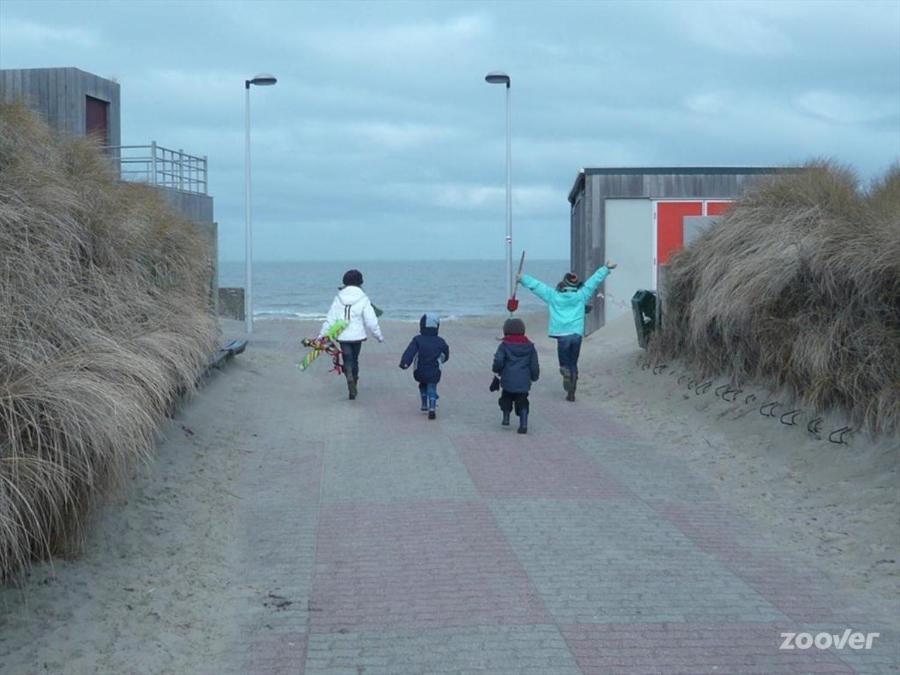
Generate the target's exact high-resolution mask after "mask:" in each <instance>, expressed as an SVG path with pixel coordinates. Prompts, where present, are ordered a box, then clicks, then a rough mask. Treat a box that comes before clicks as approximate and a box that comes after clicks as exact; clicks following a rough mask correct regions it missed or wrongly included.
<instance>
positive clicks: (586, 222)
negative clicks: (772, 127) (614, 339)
mask: <svg viewBox="0 0 900 675" xmlns="http://www.w3.org/2000/svg"><path fill="white" fill-rule="evenodd" d="M789 170H790V169H784V168H779V167H688V168H685V167H681V168H675V167H661V168H593V169H582V170H581V172H579V174H578V177H577V178H576V179H575V184H574V185H573V186H572V189H571V191H570V192H569V204H570V206H571V223H570V226H571V244H570V258H571V267H572V270H573V271H575V272H576V273H577V274H578V275H579V276H580V277H581V278H585V277H587V276H588V275H590V274H591V273H592V272H593V271H594V270H595V269H596V268H597V267H599V266H600V265H602V264H603V263H604V261H606V260H607V259H612V260H613V261H614V262H616V263H618V264H619V267H618V268H617V269H616V270H615V271H614V272H613V273H612V274H610V275H609V277H608V278H607V280H606V282H605V283H604V285H603V288H602V293H603V294H604V296H605V298H604V299H603V300H601V299H599V298H598V299H596V300H595V301H594V310H593V311H592V312H591V313H590V314H588V315H587V316H586V317H585V319H586V323H585V332H586V333H591V332H593V331H595V330H596V329H598V328H600V327H601V326H603V325H604V324H605V323H606V321H609V320H611V319H614V318H616V317H617V316H621V315H622V314H625V313H631V297H632V296H633V295H634V293H635V291H637V290H640V289H649V290H657V289H658V287H659V276H660V268H661V267H664V266H665V264H666V263H667V261H668V259H669V256H670V255H671V254H672V252H673V251H675V250H677V249H679V248H680V247H682V246H683V245H684V244H685V243H686V241H689V240H690V239H691V237H692V236H694V234H695V233H696V232H697V231H698V229H699V228H702V227H703V226H705V225H708V224H709V223H710V222H711V221H712V220H714V219H715V218H716V217H717V216H719V215H721V214H722V213H723V212H724V211H725V210H726V209H727V208H728V206H729V204H731V202H733V201H734V200H735V199H737V198H738V197H740V196H741V194H742V193H743V192H744V190H746V189H747V187H749V186H751V185H753V184H754V183H755V182H757V181H759V180H760V179H761V178H763V177H765V176H767V175H771V174H774V173H778V172H781V171H789Z"/></svg>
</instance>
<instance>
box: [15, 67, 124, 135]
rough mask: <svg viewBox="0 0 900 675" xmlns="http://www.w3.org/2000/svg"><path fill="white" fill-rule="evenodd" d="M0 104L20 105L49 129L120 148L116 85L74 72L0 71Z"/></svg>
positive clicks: (77, 70)
mask: <svg viewBox="0 0 900 675" xmlns="http://www.w3.org/2000/svg"><path fill="white" fill-rule="evenodd" d="M0 101H2V102H4V103H12V102H17V101H20V102H23V103H25V105H26V106H28V107H29V108H30V109H31V110H34V111H36V112H37V113H38V114H40V115H41V117H43V118H44V120H45V121H46V122H47V124H49V125H50V126H51V127H52V128H54V129H57V130H59V131H63V132H65V133H67V134H70V135H72V136H86V135H88V134H94V135H95V136H98V137H99V139H100V142H101V143H102V144H103V145H108V146H119V145H121V144H122V125H121V116H122V113H121V105H120V97H119V83H118V82H114V81H113V80H107V79H105V78H102V77H99V76H97V75H94V74H92V73H86V72H85V71H83V70H79V69H78V68H21V69H15V70H0Z"/></svg>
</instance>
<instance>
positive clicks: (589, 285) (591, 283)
mask: <svg viewBox="0 0 900 675" xmlns="http://www.w3.org/2000/svg"><path fill="white" fill-rule="evenodd" d="M615 267H616V265H615V263H612V262H610V261H608V260H607V261H606V264H605V265H601V266H600V267H599V268H598V269H597V271H596V272H594V273H593V274H592V275H591V276H590V277H589V278H588V280H587V281H585V282H584V286H582V287H581V294H582V295H583V296H584V299H585V302H587V301H588V300H590V299H591V296H593V295H594V293H596V292H597V289H598V288H600V284H602V283H603V280H604V279H606V277H608V276H609V272H610V270H612V269H615Z"/></svg>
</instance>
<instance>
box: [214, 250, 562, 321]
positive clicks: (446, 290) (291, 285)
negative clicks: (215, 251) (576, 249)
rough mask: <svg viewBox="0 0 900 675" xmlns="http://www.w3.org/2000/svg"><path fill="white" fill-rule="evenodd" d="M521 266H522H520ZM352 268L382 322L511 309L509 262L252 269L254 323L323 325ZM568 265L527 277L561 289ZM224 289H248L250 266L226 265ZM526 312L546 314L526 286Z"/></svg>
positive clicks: (543, 266)
mask: <svg viewBox="0 0 900 675" xmlns="http://www.w3.org/2000/svg"><path fill="white" fill-rule="evenodd" d="M515 266H516V267H518V260H516V261H515ZM351 267H355V268H356V269H359V270H360V271H361V272H362V273H363V278H364V283H363V290H364V291H365V292H366V294H367V295H368V296H369V298H370V299H371V300H372V302H373V303H374V304H375V305H377V306H378V307H379V308H380V309H382V310H384V316H383V317H382V318H383V319H388V320H397V321H418V319H419V317H420V316H422V314H423V313H425V312H426V311H428V312H437V313H438V314H439V315H440V317H441V318H442V319H443V320H451V321H452V320H453V319H461V318H465V317H477V316H496V315H498V314H502V313H503V312H504V311H505V308H506V300H507V290H506V281H505V278H506V263H505V261H503V260H441V261H438V260H419V261H410V260H402V261H401V260H397V261H385V260H381V261H373V262H358V263H347V262H321V261H317V262H305V261H302V262H301V261H297V262H266V261H254V262H253V317H254V320H263V321H264V320H266V319H295V320H306V319H322V318H324V316H325V312H327V311H328V308H329V307H330V306H331V301H332V299H333V298H334V295H335V293H337V290H338V287H339V286H340V285H341V277H342V276H343V274H344V272H345V271H346V270H347V269H350V268H351ZM568 268H569V262H568V261H567V260H526V261H525V269H524V271H525V273H527V274H530V275H532V276H534V277H537V278H538V279H541V280H542V281H544V282H546V283H548V284H554V285H555V284H556V282H557V281H559V280H560V279H562V276H563V274H565V272H566V271H567V270H568ZM219 286H220V287H229V286H240V287H243V286H244V264H243V262H222V263H220V265H219ZM517 297H518V298H519V311H522V312H527V311H532V310H539V309H541V308H542V307H543V303H542V302H541V301H540V300H538V299H537V298H535V297H534V296H533V295H532V294H531V292H530V291H528V290H526V289H524V288H522V287H521V286H520V287H519V292H518V296H517Z"/></svg>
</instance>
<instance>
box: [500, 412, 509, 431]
mask: <svg viewBox="0 0 900 675" xmlns="http://www.w3.org/2000/svg"><path fill="white" fill-rule="evenodd" d="M500 424H502V425H503V426H505V427H508V426H509V410H504V411H503V419H502V420H500Z"/></svg>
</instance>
